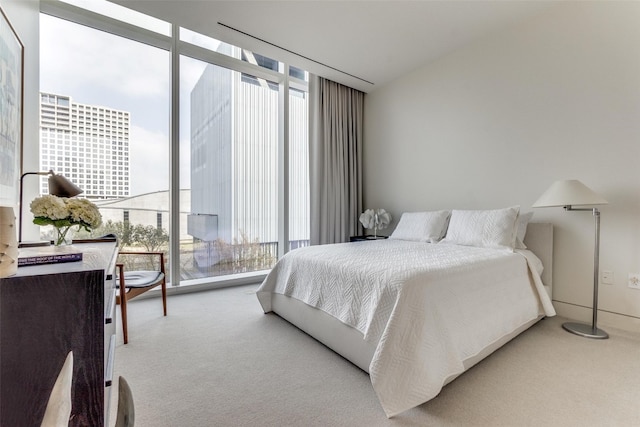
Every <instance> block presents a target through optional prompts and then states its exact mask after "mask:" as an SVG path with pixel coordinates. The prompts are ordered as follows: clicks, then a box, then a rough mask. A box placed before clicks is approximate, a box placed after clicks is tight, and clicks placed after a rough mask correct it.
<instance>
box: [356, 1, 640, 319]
mask: <svg viewBox="0 0 640 427" xmlns="http://www.w3.org/2000/svg"><path fill="white" fill-rule="evenodd" d="M639 22H640V3H637V2H601V3H598V2H571V3H564V4H560V5H558V6H556V7H554V8H552V9H551V10H549V11H547V12H545V13H544V14H542V15H540V16H538V17H535V18H533V19H531V20H528V21H526V22H524V23H521V24H519V25H517V26H514V27H511V28H509V29H506V30H504V31H502V32H500V33H497V34H493V35H491V36H490V37H488V38H484V39H482V40H479V41H476V42H475V43H473V44H471V45H468V46H466V47H465V48H463V49H461V50H459V51H456V52H455V53H453V54H450V55H448V56H446V57H444V58H441V59H440V60H438V61H436V62H434V63H431V64H429V65H427V66H425V67H424V68H421V69H419V70H416V71H414V72H413V73H411V74H410V75H407V76H405V77H403V78H401V79H398V80H396V81H394V82H392V83H390V84H388V85H386V86H384V87H381V88H379V89H377V90H376V91H374V92H372V93H370V94H368V95H367V96H366V97H365V143H364V168H365V191H364V197H365V207H384V208H387V209H388V210H390V211H391V212H392V214H393V215H394V216H395V219H396V220H397V219H398V218H399V216H400V214H401V213H402V212H403V211H415V210H429V209H451V208H457V209H488V208H499V207H506V206H509V205H520V206H521V209H522V210H523V211H529V210H531V205H532V204H533V202H534V201H535V200H536V199H537V198H538V197H539V196H540V195H541V194H542V193H543V192H544V191H545V190H546V189H547V188H548V186H549V185H550V184H551V183H552V182H554V181H555V180H558V179H579V180H581V181H582V182H584V183H585V184H586V185H587V186H589V187H591V188H592V189H593V190H595V191H597V192H599V193H600V194H602V195H603V196H604V197H605V198H606V199H608V201H609V205H606V206H602V207H601V209H600V210H601V212H602V234H601V257H600V268H601V270H611V271H613V272H614V281H615V284H614V285H600V302H599V308H600V309H601V310H603V311H602V312H600V314H599V316H600V317H599V320H600V322H599V323H600V324H601V325H612V326H618V327H624V328H632V329H635V330H639V329H640V291H638V290H633V289H630V288H628V287H627V275H628V273H629V272H640V25H639V24H638V23H639ZM534 221H551V222H553V223H554V224H555V257H554V264H555V266H554V267H555V268H554V295H553V297H554V300H555V303H554V304H555V306H556V309H557V310H558V312H559V314H561V315H565V316H568V317H572V318H576V319H580V320H583V321H590V319H591V317H590V316H591V314H590V313H591V311H590V309H587V308H581V307H580V306H583V307H591V305H592V295H593V294H592V292H593V291H592V283H593V236H594V233H593V224H594V220H593V216H592V215H591V214H590V213H588V212H565V211H564V210H563V209H562V208H546V209H536V210H535V214H534ZM607 312H613V313H618V314H610V313H607ZM623 315H624V316H623ZM629 316H632V317H629Z"/></svg>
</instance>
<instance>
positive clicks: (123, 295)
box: [116, 264, 129, 344]
mask: <svg viewBox="0 0 640 427" xmlns="http://www.w3.org/2000/svg"><path fill="white" fill-rule="evenodd" d="M116 267H118V274H119V277H120V295H118V298H117V299H116V302H119V303H120V313H121V314H122V316H121V317H122V337H123V338H124V343H125V344H126V343H128V342H129V333H128V331H127V288H126V286H125V285H124V265H122V264H116Z"/></svg>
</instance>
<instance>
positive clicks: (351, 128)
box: [309, 76, 364, 245]
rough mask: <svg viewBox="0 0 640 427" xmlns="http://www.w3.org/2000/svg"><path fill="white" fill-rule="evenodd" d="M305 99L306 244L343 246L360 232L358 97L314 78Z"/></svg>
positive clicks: (360, 104)
mask: <svg viewBox="0 0 640 427" xmlns="http://www.w3.org/2000/svg"><path fill="white" fill-rule="evenodd" d="M309 93H310V97H309V99H310V105H309V110H310V119H311V120H310V127H309V129H310V137H309V174H310V181H309V184H310V193H311V194H310V209H311V244H312V245H319V244H326V243H339V242H347V241H349V236H352V235H356V234H359V231H360V227H359V223H358V217H359V215H360V213H361V212H362V121H363V109H364V93H363V92H360V91H358V90H355V89H352V88H349V87H347V86H343V85H341V84H338V83H335V82H332V81H330V80H327V79H323V78H322V77H318V76H311V77H310V82H309Z"/></svg>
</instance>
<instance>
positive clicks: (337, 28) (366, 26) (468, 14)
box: [111, 0, 557, 92]
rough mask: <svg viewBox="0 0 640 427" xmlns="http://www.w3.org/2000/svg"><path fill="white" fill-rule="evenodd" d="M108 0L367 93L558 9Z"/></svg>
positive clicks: (441, 2)
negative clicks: (437, 59)
mask: <svg viewBox="0 0 640 427" xmlns="http://www.w3.org/2000/svg"><path fill="white" fill-rule="evenodd" d="M111 1H113V2H114V3H118V4H121V5H124V6H126V7H128V8H131V9H134V10H137V11H139V12H143V13H145V14H148V15H151V16H154V17H156V18H160V19H162V20H165V21H168V22H172V23H176V24H178V25H180V26H182V27H184V28H188V29H190V30H193V31H196V32H200V33H203V34H206V35H209V36H211V37H214V38H216V39H219V40H222V41H225V42H228V43H231V44H234V45H237V46H240V47H243V48H246V49H249V50H252V51H254V52H255V53H259V54H261V55H265V56H269V57H272V58H274V59H278V60H281V61H287V62H289V63H290V64H291V65H294V66H297V67H300V68H303V69H306V70H307V71H310V72H313V73H316V74H319V75H322V76H324V77H327V78H330V79H332V80H334V81H338V82H340V83H343V84H346V85H348V86H351V87H354V88H356V89H360V90H362V91H364V92H371V91H372V90H375V89H376V88H377V87H380V86H381V85H384V84H385V83H387V82H389V81H392V80H394V79H396V78H398V77H400V76H402V75H404V74H406V73H408V72H410V71H412V70H414V69H416V68H418V67H420V66H422V65H426V64H427V63H429V62H430V61H433V60H435V59H436V58H438V57H441V56H443V55H446V54H447V53H449V52H451V51H453V50H455V49H457V48H460V47H461V46H463V45H465V44H466V43H469V42H470V41H471V40H474V39H477V38H479V37H483V36H485V35H487V34H489V33H491V32H495V31H499V30H500V29H501V28H504V27H507V26H510V25H515V24H516V23H517V22H519V21H521V20H524V19H527V18H529V17H531V16H533V15H535V14H539V13H541V12H542V11H543V10H544V9H546V8H548V7H550V6H551V5H552V4H554V3H557V2H554V1H540V0H535V1H533V0H532V1H526V0H522V1H506V0H497V1H494V0H469V1H462V0H430V1H403V0H388V1H366V0H360V1H326V0H325V1H310V0H298V1H268V0H265V1H239V0H236V1H191V0H173V1H172V0H161V1H158V0H156V1H148V0H111ZM221 24H223V25H221ZM229 27H231V28H229Z"/></svg>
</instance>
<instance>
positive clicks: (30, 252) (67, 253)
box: [18, 245, 82, 267]
mask: <svg viewBox="0 0 640 427" xmlns="http://www.w3.org/2000/svg"><path fill="white" fill-rule="evenodd" d="M74 261H82V252H80V251H79V250H78V249H77V248H74V247H73V245H70V246H38V247H32V248H21V249H20V253H19V254H18V267H23V266H28V265H41V264H55V263H59V262H74Z"/></svg>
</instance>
